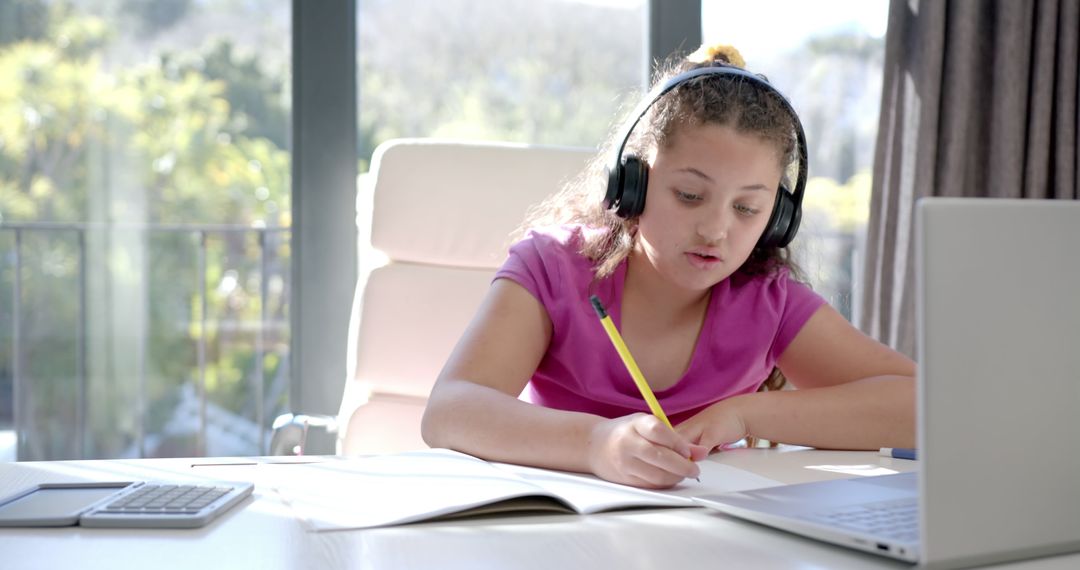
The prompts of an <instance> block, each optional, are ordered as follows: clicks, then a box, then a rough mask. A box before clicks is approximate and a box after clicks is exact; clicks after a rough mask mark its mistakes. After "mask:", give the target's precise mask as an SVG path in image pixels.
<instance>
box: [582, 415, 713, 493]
mask: <svg viewBox="0 0 1080 570" xmlns="http://www.w3.org/2000/svg"><path fill="white" fill-rule="evenodd" d="M588 454H589V455H588V461H589V467H590V469H592V472H593V473H595V474H596V476H598V477H600V478H602V479H606V480H608V481H612V482H615V483H622V484H625V485H633V486H635V487H645V488H652V489H663V488H667V487H671V486H673V485H675V484H676V483H678V482H680V481H682V480H683V479H685V478H687V477H697V476H698V475H700V473H701V471H700V470H699V469H698V466H697V465H696V464H695V463H694V461H693V460H697V459H702V458H704V457H705V456H706V455H707V453H706V449H705V448H703V447H701V446H697V445H692V444H691V443H690V442H689V441H688V440H687V439H686V438H685V437H683V436H681V435H679V434H678V433H676V432H675V431H672V430H671V429H669V428H668V427H667V426H666V425H664V423H663V422H661V421H660V420H659V419H657V418H656V417H655V416H651V415H648V414H633V415H630V416H626V417H622V418H615V419H611V420H604V421H602V422H600V423H598V424H596V426H595V427H594V428H593V430H592V433H591V434H590V437H589V449H588Z"/></svg>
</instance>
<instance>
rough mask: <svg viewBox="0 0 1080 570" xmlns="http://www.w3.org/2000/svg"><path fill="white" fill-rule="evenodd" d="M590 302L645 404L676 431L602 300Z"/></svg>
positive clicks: (591, 298)
mask: <svg viewBox="0 0 1080 570" xmlns="http://www.w3.org/2000/svg"><path fill="white" fill-rule="evenodd" d="M589 300H590V301H592V306H593V309H595V310H596V314H597V316H599V317H600V324H602V325H604V330H605V331H607V335H608V338H610V339H611V344H613V345H615V350H616V351H617V352H618V353H619V358H622V361H623V364H624V365H626V369H627V370H628V371H629V372H630V377H631V378H633V379H634V384H637V387H638V391H640V392H641V397H643V398H645V403H646V404H648V405H649V410H651V411H652V413H653V415H654V416H656V417H657V418H660V421H662V422H664V424H665V425H667V427H669V428H671V429H675V427H674V426H672V425H671V421H669V420H668V418H667V414H665V413H664V409H663V408H661V407H660V402H657V401H656V396H655V395H653V391H652V389H651V388H649V383H648V382H646V381H645V376H643V375H642V374H641V369H640V368H638V365H637V362H635V361H634V357H633V356H632V355H631V354H630V349H629V348H626V343H625V342H623V339H622V335H621V334H619V329H617V328H615V323H613V322H611V317H610V316H608V314H607V311H606V310H605V309H604V305H603V303H601V302H600V298H599V297H597V296H596V295H593V296H591V297H589Z"/></svg>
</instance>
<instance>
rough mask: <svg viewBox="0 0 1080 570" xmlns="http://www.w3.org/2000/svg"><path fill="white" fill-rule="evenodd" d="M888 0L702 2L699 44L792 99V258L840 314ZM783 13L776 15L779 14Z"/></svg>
mask: <svg viewBox="0 0 1080 570" xmlns="http://www.w3.org/2000/svg"><path fill="white" fill-rule="evenodd" d="M888 5H889V3H888V1H887V0H820V1H816V2H788V1H782V0H759V1H757V2H734V1H731V0H703V1H702V6H701V8H702V28H703V37H704V38H705V41H706V42H709V43H714V42H721V43H728V44H732V45H734V46H735V47H736V48H738V49H739V51H740V52H742V55H743V57H744V59H745V60H746V63H747V67H748V68H750V70H751V71H754V72H756V73H764V74H765V75H766V76H768V78H769V80H770V81H771V82H772V83H773V84H774V85H776V86H777V87H778V88H779V89H780V90H781V91H782V92H783V93H784V94H785V95H787V96H788V98H789V99H790V100H791V103H792V105H794V107H795V109H796V111H798V113H799V117H800V119H801V120H802V122H803V127H804V129H805V130H806V138H807V145H808V147H809V149H808V150H809V159H810V172H809V174H810V180H809V182H808V184H807V188H806V197H805V199H804V202H803V218H802V225H801V226H800V230H799V237H798V238H797V239H796V240H795V242H794V250H795V253H796V259H797V260H798V261H799V264H800V266H801V268H802V269H803V270H804V271H805V272H806V274H807V277H808V278H809V279H810V282H811V284H812V285H813V287H814V289H815V290H816V291H817V292H818V293H820V294H821V295H822V296H824V297H825V298H826V299H828V300H829V302H830V303H831V304H832V305H833V306H834V307H835V308H836V309H837V310H838V311H840V312H841V313H842V314H843V315H844V316H846V317H848V318H849V319H850V318H852V317H853V315H852V297H853V291H854V289H855V287H857V286H858V282H857V277H858V276H859V274H860V271H861V269H859V267H860V261H859V259H860V254H859V252H860V248H861V244H862V240H863V239H864V238H865V228H866V220H867V218H868V216H869V199H870V180H871V174H870V173H871V169H872V167H873V160H874V143H875V140H876V136H877V125H878V111H879V108H880V105H881V79H882V65H883V60H884V56H885V27H886V23H887V19H888V18H887V17H888V7H889V6H888ZM778 14H782V15H783V16H782V17H778V16H777V15H778Z"/></svg>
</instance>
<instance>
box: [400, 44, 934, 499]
mask: <svg viewBox="0 0 1080 570" xmlns="http://www.w3.org/2000/svg"><path fill="white" fill-rule="evenodd" d="M717 66H719V67H720V68H721V70H720V71H718V70H717V69H715V68H716V67H717ZM743 66H744V63H743V62H742V58H741V56H739V54H738V52H737V51H735V50H734V48H731V47H729V46H717V47H711V48H710V47H703V48H702V49H700V50H698V51H697V52H695V53H694V54H692V55H691V56H690V57H689V58H687V59H686V60H685V61H676V62H674V63H669V64H667V65H666V66H665V68H666V70H665V71H663V72H661V74H660V76H659V80H658V84H662V88H665V87H667V88H670V89H669V90H668V91H667V92H665V93H663V94H661V95H659V96H657V97H656V98H655V100H651V104H650V100H647V101H646V102H645V103H643V105H647V107H646V110H645V112H644V114H643V115H641V116H640V121H636V119H638V117H637V116H635V117H631V120H632V121H635V122H631V123H629V126H628V127H626V128H625V129H624V131H626V132H624V133H620V135H619V136H618V137H616V138H615V139H613V140H612V141H611V142H609V144H608V145H607V150H606V151H605V152H603V153H601V155H600V156H599V157H598V159H597V160H596V161H594V164H593V166H592V167H591V168H590V169H589V170H588V171H587V172H586V173H585V174H584V175H583V177H582V178H581V179H580V180H579V181H578V182H577V183H576V184H572V185H570V186H568V187H567V188H565V189H563V191H562V192H560V193H559V194H557V195H556V196H555V197H554V198H553V199H551V200H549V201H548V202H546V203H545V204H544V205H543V206H542V207H541V208H540V210H539V211H538V212H537V213H535V214H534V215H533V216H532V218H531V220H529V221H528V222H526V226H525V227H527V228H531V230H530V231H529V232H528V233H527V234H526V235H525V236H524V237H523V238H522V239H520V240H519V241H518V242H517V243H515V244H514V245H513V246H512V247H511V249H510V256H509V258H508V260H507V261H506V262H505V264H504V265H503V267H502V268H501V269H500V270H499V271H498V273H497V274H496V277H495V280H494V281H493V282H492V285H491V289H490V290H489V291H488V294H487V296H486V298H485V300H484V302H483V303H482V304H481V306H480V308H479V309H478V311H477V314H476V316H475V318H474V319H473V322H472V323H471V324H470V326H469V328H468V329H467V330H466V332H465V333H464V335H463V336H462V338H461V340H460V341H459V343H458V345H457V347H456V348H455V349H454V351H453V353H452V354H451V356H450V359H449V360H448V362H447V363H446V365H445V367H444V368H443V370H442V372H441V373H440V375H439V378H438V380H437V382H436V384H435V386H434V388H433V389H432V393H431V398H430V399H429V401H428V406H427V409H426V410H425V413H424V419H423V425H422V432H423V436H424V439H425V441H427V443H428V444H429V445H431V446H432V447H447V448H452V449H457V450H460V451H463V452H465V453H470V454H473V455H476V456H479V457H483V458H485V459H489V460H494V461H503V462H510V463H518V464H528V465H535V466H539V467H546V468H553V469H562V470H570V471H579V472H591V473H594V474H595V475H597V476H599V477H601V478H604V479H607V480H610V481H614V482H618V483H624V484H630V485H637V486H641V487H650V488H664V487H670V486H672V485H675V484H676V483H678V482H679V481H681V480H682V479H683V478H685V477H696V476H697V475H698V474H699V470H698V468H697V466H696V465H695V463H694V460H697V459H701V458H703V457H705V456H706V455H707V453H708V452H710V451H712V450H715V449H718V448H719V447H721V446H723V445H725V444H730V443H733V442H737V441H739V440H742V439H744V438H748V437H753V438H762V439H767V440H769V441H773V442H785V443H791V444H799V445H808V446H815V447H828V448H835V449H877V448H878V447H912V446H913V445H914V440H915V428H914V424H915V417H914V416H915V406H914V396H915V395H914V378H913V377H914V363H913V362H912V361H911V360H909V359H908V358H906V357H905V356H903V355H901V354H899V353H897V352H895V351H893V350H891V349H889V348H887V347H885V346H884V345H881V344H880V343H878V342H876V341H874V340H873V339H871V338H869V337H867V336H865V335H863V334H862V333H861V332H859V331H858V330H857V329H855V328H854V327H852V326H851V325H850V324H849V323H848V322H847V321H846V320H845V319H844V318H843V317H842V316H841V315H840V314H839V313H837V312H836V311H835V310H834V309H833V308H832V307H830V306H829V305H828V304H826V303H825V301H824V300H823V299H822V298H821V297H819V296H818V295H816V294H815V293H813V292H812V291H811V290H810V289H809V288H808V287H807V286H806V285H804V284H802V283H801V282H799V281H798V278H797V276H798V273H797V271H795V268H794V266H793V264H792V263H791V262H790V261H789V259H788V252H787V249H786V245H787V242H788V241H790V238H791V237H792V236H793V235H794V231H795V229H797V226H798V213H799V212H798V205H799V204H798V202H799V201H800V200H801V193H802V189H801V188H802V183H803V182H804V180H805V174H806V172H805V148H804V147H803V145H804V142H803V141H802V136H801V135H802V130H801V127H800V126H799V123H798V118H797V117H796V116H795V115H794V111H792V110H791V108H790V106H789V105H788V104H787V103H786V101H785V100H784V99H783V97H782V96H781V95H780V94H779V93H778V92H776V91H775V90H774V89H773V88H771V86H769V85H768V84H767V83H766V82H765V81H764V80H763V79H758V78H756V77H752V76H751V77H748V74H747V73H746V72H745V71H743V70H742V67H743ZM710 68H712V69H710ZM694 70H704V71H694ZM623 145H625V150H623V149H622V148H621V147H622V146H623ZM612 149H619V150H618V152H617V153H615V154H614V156H615V157H617V160H612V161H608V160H605V157H607V156H609V155H610V154H611V153H612ZM800 155H801V158H802V160H799V158H800ZM608 162H610V164H605V163H608ZM793 162H798V163H799V165H798V166H799V170H800V171H799V174H798V179H799V180H798V185H797V188H796V192H795V193H794V194H793V195H792V194H789V193H788V191H787V189H786V188H785V187H783V185H782V182H785V181H786V180H785V176H784V173H785V171H786V170H787V168H788V167H789V165H791V164H792V163H793ZM624 163H625V164H624ZM605 165H606V166H607V167H608V168H607V171H605V170H604V168H603V167H604V166H605ZM608 172H613V173H614V176H609V175H608ZM634 189H638V190H637V191H634ZM623 192H626V193H625V194H624V193H623ZM774 213H776V214H779V215H778V216H776V214H774ZM774 217H775V218H778V219H780V220H781V222H782V223H780V225H779V226H778V225H777V222H776V219H774ZM785 224H786V225H785ZM785 234H786V235H785ZM591 295H597V296H598V297H599V298H600V299H601V300H602V301H603V303H604V305H605V306H606V308H607V311H608V313H609V314H610V315H611V317H612V319H613V320H614V322H615V324H616V326H617V327H618V328H619V330H620V331H621V333H622V335H623V337H624V339H625V341H626V344H627V346H628V347H629V349H630V351H631V353H632V354H633V355H634V357H635V359H636V360H637V362H638V364H639V367H640V368H641V370H642V372H643V374H644V376H645V378H646V379H647V380H648V382H649V384H650V385H651V387H652V389H653V391H654V392H655V394H656V397H657V399H658V400H659V402H660V405H661V407H662V408H663V409H664V410H665V411H666V412H667V414H668V416H669V417H670V419H671V421H672V423H673V424H674V425H675V426H676V429H675V430H672V429H670V428H668V427H667V426H666V425H664V424H663V423H662V422H661V421H660V420H658V419H657V418H656V417H654V416H652V415H650V414H649V413H648V408H647V406H646V404H645V402H644V400H643V399H642V397H641V395H640V394H639V393H638V392H637V389H636V387H635V385H634V383H633V381H632V380H631V378H630V376H629V374H628V373H627V371H626V368H625V367H624V365H623V364H622V362H621V361H620V359H619V357H618V355H617V353H616V351H615V349H614V348H613V347H612V345H611V342H610V341H609V339H608V338H607V336H606V335H605V332H604V330H603V328H602V326H601V324H600V322H599V321H598V319H597V317H596V314H595V313H594V312H593V308H592V307H591V305H590V302H589V297H590V296H591ZM788 380H790V382H791V383H792V384H793V385H794V386H795V387H796V388H797V389H796V390H783V391H778V390H777V388H779V387H781V386H782V385H783V384H784V383H785V382H786V381H788ZM523 391H524V392H525V394H524V395H523V399H519V395H522V392H523Z"/></svg>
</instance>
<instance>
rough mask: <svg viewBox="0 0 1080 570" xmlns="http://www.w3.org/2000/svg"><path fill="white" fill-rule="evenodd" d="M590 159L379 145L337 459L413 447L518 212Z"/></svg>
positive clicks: (497, 148) (447, 145)
mask: <svg viewBox="0 0 1080 570" xmlns="http://www.w3.org/2000/svg"><path fill="white" fill-rule="evenodd" d="M594 154H595V152H594V151H593V150H592V149H582V148H566V147H550V146H533V145H521V144H509V143H480V142H460V141H446V140H432V139H400V140H393V141H390V142H387V143H385V144H382V145H380V146H379V148H377V149H376V150H375V153H374V155H373V157H372V164H371V169H370V173H369V174H367V175H366V176H365V180H364V181H363V182H362V184H361V186H362V187H361V188H360V190H359V200H358V212H359V216H358V223H359V226H360V227H359V230H360V231H359V235H360V243H359V248H358V249H359V251H360V264H359V268H360V272H359V273H360V274H359V279H358V285H357V288H356V295H355V299H354V302H353V312H352V318H351V325H350V331H349V347H350V351H351V352H350V354H349V366H348V378H347V380H346V386H345V392H344V395H343V397H342V402H341V408H340V411H339V413H338V425H339V426H341V427H342V428H344V429H339V430H338V438H339V439H338V451H339V452H340V453H345V454H361V453H385V452H394V451H402V450H408V449H418V448H424V447H426V445H425V444H424V442H423V440H422V439H421V437H420V418H421V416H422V414H423V411H424V406H425V405H426V403H427V398H428V395H429V394H430V392H431V387H432V384H433V383H434V382H435V378H436V376H437V375H438V373H439V371H440V370H441V368H442V366H443V364H444V363H445V362H446V359H447V357H449V355H450V351H451V350H452V349H453V347H454V345H455V343H456V342H457V339H458V338H459V337H460V336H461V333H462V332H464V330H465V327H466V325H467V324H468V323H469V320H470V319H471V318H472V316H473V313H474V312H475V310H476V308H477V307H478V306H479V304H480V301H481V299H482V297H483V296H484V294H485V293H486V292H487V290H488V287H489V285H490V283H491V279H492V277H493V276H494V273H495V270H496V269H497V268H498V267H499V266H500V265H501V264H502V262H503V260H504V259H505V257H506V250H507V248H508V246H509V245H510V241H509V236H510V234H511V232H513V230H514V229H515V228H517V227H518V225H519V224H520V223H521V222H522V220H523V219H524V217H525V213H526V210H528V208H529V207H530V206H532V205H534V204H536V203H538V202H540V201H541V200H543V199H544V198H545V197H547V196H548V195H549V194H552V193H553V192H555V191H556V190H557V189H558V188H559V187H560V186H561V185H562V184H563V183H564V182H565V181H567V180H569V179H570V178H572V177H574V176H576V175H577V174H578V173H579V172H580V171H581V170H582V169H583V168H584V167H585V165H586V163H587V162H588V160H589V159H590V158H591V157H592V156H593V155H594Z"/></svg>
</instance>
